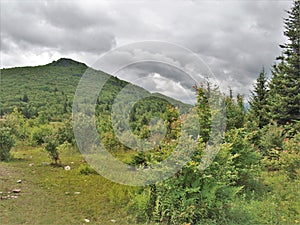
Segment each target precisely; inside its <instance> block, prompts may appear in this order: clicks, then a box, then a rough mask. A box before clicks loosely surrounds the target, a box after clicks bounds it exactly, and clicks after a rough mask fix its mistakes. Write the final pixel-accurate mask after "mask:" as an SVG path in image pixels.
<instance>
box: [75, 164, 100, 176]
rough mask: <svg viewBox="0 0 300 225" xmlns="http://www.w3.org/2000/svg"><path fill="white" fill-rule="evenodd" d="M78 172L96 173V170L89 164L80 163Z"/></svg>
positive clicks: (84, 173)
mask: <svg viewBox="0 0 300 225" xmlns="http://www.w3.org/2000/svg"><path fill="white" fill-rule="evenodd" d="M78 172H79V174H83V175H89V174H98V173H97V171H95V170H94V169H93V168H91V167H90V166H89V165H86V164H81V165H80V166H79V167H78Z"/></svg>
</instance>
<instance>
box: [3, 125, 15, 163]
mask: <svg viewBox="0 0 300 225" xmlns="http://www.w3.org/2000/svg"><path fill="white" fill-rule="evenodd" d="M13 145H14V139H13V137H12V133H11V129H10V128H8V127H0V160H1V161H8V160H9V159H10V158H11V155H10V149H11V148H12V146H13Z"/></svg>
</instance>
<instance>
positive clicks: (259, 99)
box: [249, 68, 268, 128]
mask: <svg viewBox="0 0 300 225" xmlns="http://www.w3.org/2000/svg"><path fill="white" fill-rule="evenodd" d="M267 82H268V80H267V76H266V72H265V69H264V68H263V69H262V71H261V72H260V73H259V76H258V78H257V79H256V83H255V84H254V90H253V91H251V96H250V101H249V104H250V106H251V109H250V114H251V116H252V117H253V118H254V119H255V120H256V121H257V125H258V126H259V127H260V128H262V127H263V126H264V125H266V124H267V123H268V119H267V96H268V86H267V85H268V83H267Z"/></svg>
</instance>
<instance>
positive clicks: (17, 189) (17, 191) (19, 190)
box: [12, 188, 21, 193]
mask: <svg viewBox="0 0 300 225" xmlns="http://www.w3.org/2000/svg"><path fill="white" fill-rule="evenodd" d="M12 192H13V193H20V192H21V189H20V188H16V189H13V190H12Z"/></svg>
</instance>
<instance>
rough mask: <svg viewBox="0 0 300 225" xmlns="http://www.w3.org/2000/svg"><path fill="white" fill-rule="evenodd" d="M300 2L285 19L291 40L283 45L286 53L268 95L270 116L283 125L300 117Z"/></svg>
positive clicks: (286, 34)
mask: <svg viewBox="0 0 300 225" xmlns="http://www.w3.org/2000/svg"><path fill="white" fill-rule="evenodd" d="M299 11H300V1H299V0H295V1H294V6H293V8H292V9H291V10H290V11H288V14H289V17H288V18H287V19H285V29H286V30H285V32H284V35H285V36H286V37H287V38H288V43H285V44H283V45H280V47H281V48H282V55H281V56H280V57H278V58H277V59H278V60H280V63H279V64H278V65H275V66H274V69H273V78H272V80H271V82H270V94H269V98H268V107H269V116H270V119H273V120H275V121H277V122H278V123H279V124H286V123H293V122H295V121H297V120H298V121H299V120H300V92H299V90H300V53H299V51H300V43H299V42H300V40H299V39H300V14H299Z"/></svg>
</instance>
